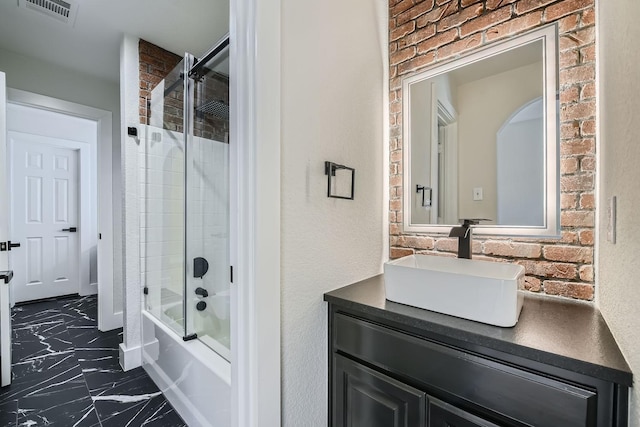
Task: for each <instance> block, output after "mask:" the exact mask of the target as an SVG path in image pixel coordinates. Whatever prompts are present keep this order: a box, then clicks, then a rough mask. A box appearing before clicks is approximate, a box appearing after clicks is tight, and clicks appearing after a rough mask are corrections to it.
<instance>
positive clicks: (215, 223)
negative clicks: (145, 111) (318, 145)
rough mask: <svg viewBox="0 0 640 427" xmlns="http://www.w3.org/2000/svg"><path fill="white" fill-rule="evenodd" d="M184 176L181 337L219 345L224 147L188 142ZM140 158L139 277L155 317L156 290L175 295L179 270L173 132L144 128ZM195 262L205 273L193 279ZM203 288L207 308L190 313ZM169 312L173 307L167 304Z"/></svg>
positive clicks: (179, 176)
mask: <svg viewBox="0 0 640 427" xmlns="http://www.w3.org/2000/svg"><path fill="white" fill-rule="evenodd" d="M188 148H189V150H190V155H189V158H190V160H191V161H190V163H191V167H190V168H188V170H187V175H188V182H189V190H188V193H187V198H188V202H187V215H188V218H187V224H188V225H187V227H188V230H187V231H188V233H187V242H188V248H187V263H186V276H187V278H188V281H187V284H188V286H187V296H188V303H189V304H190V305H192V306H193V307H189V306H188V307H189V312H190V313H193V315H192V316H190V318H189V333H191V332H197V333H198V335H202V334H205V335H207V334H208V335H211V336H213V337H214V338H216V339H223V340H224V337H222V336H220V335H221V334H225V333H227V334H228V332H227V331H228V313H229V309H228V287H229V280H228V274H229V272H228V268H229V267H228V266H229V259H228V234H229V232H228V228H229V227H228V224H229V211H228V210H229V207H228V206H229V203H228V200H229V190H228V188H229V180H228V176H229V170H228V167H229V166H228V163H229V162H228V155H229V150H228V144H226V143H224V142H220V141H213V140H208V139H204V138H200V137H193V138H192V142H191V144H190V146H189V147H188ZM139 152H140V156H139V158H140V165H139V167H140V177H141V180H140V195H141V201H140V206H141V212H140V228H141V230H140V235H141V242H140V267H141V268H140V271H141V276H142V277H141V281H142V283H143V285H146V286H147V287H148V288H149V295H148V296H147V304H146V306H147V309H148V310H150V311H151V312H152V313H153V314H154V315H156V317H161V316H160V310H164V309H166V307H161V305H162V301H161V293H160V289H162V288H163V289H168V290H170V291H173V292H175V293H176V294H178V295H182V294H183V278H184V275H185V270H184V267H185V266H184V246H183V239H184V207H185V204H184V197H185V194H184V186H185V182H184V171H185V169H184V165H185V162H184V155H185V154H184V144H183V134H182V133H180V132H175V131H170V130H166V129H161V128H159V127H154V126H147V128H146V132H145V135H142V136H141V141H140V145H139ZM195 257H203V258H205V259H206V260H207V261H208V263H209V271H208V272H207V274H206V275H205V276H204V277H203V278H202V279H199V278H193V270H192V267H193V258H195ZM197 287H203V288H205V289H206V290H207V291H208V292H209V295H210V297H208V298H207V299H206V302H207V304H208V307H207V309H206V310H205V311H202V312H197V311H196V310H195V304H196V303H197V302H198V301H199V298H198V297H197V296H196V295H195V289H196V288H197ZM174 304H175V303H174Z"/></svg>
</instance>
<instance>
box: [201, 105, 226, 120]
mask: <svg viewBox="0 0 640 427" xmlns="http://www.w3.org/2000/svg"><path fill="white" fill-rule="evenodd" d="M196 111H197V112H198V113H205V114H210V115H212V116H214V117H217V118H219V119H223V120H229V105H228V104H225V103H224V102H223V101H207V102H205V103H203V104H201V105H200V106H198V107H196Z"/></svg>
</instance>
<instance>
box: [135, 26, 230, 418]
mask: <svg viewBox="0 0 640 427" xmlns="http://www.w3.org/2000/svg"><path fill="white" fill-rule="evenodd" d="M228 44H229V39H228V37H225V38H224V39H223V40H222V41H220V42H219V43H218V44H216V45H215V46H214V48H213V49H212V50H211V51H210V52H209V53H208V54H206V55H204V56H203V58H201V59H199V60H198V59H196V58H194V57H193V56H192V55H190V54H186V55H185V57H184V59H183V60H182V61H181V62H180V63H179V64H178V65H177V66H176V67H175V68H174V69H173V70H172V71H171V72H170V73H169V75H167V77H165V79H164V80H163V81H161V82H160V83H159V84H158V85H157V86H156V87H155V88H154V89H153V90H152V91H151V95H150V99H149V100H148V102H147V107H148V108H147V110H148V117H147V127H146V129H145V135H144V138H143V142H141V144H140V156H139V158H140V159H141V161H140V174H139V176H140V177H141V182H140V190H141V194H142V200H141V203H140V206H141V210H142V212H141V215H140V221H141V225H140V226H141V244H140V266H141V272H142V283H143V286H144V294H145V295H144V307H143V308H144V309H143V322H142V323H143V331H142V333H143V341H144V347H143V366H144V368H145V370H146V371H147V372H148V373H149V375H150V376H151V377H152V378H153V380H154V381H155V382H156V383H157V384H158V386H159V387H160V388H161V389H162V390H163V391H164V392H165V395H166V396H167V398H168V399H169V401H170V402H171V403H172V404H173V406H174V407H175V408H176V410H177V411H178V412H179V413H180V415H181V416H182V417H183V418H184V419H185V421H186V422H187V423H188V424H189V425H198V426H226V425H229V424H230V391H231V386H230V381H231V380H230V377H231V374H230V372H231V367H230V345H231V341H230V320H231V319H230V310H229V307H230V304H229V303H230V301H229V293H230V292H229V286H230V262H229V60H228V59H229V47H228Z"/></svg>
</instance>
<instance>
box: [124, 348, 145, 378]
mask: <svg viewBox="0 0 640 427" xmlns="http://www.w3.org/2000/svg"><path fill="white" fill-rule="evenodd" d="M120 366H122V369H123V370H124V371H125V372H126V371H130V370H132V369H135V368H138V367H140V366H142V348H141V347H140V346H137V347H132V348H127V347H125V345H124V343H121V344H120Z"/></svg>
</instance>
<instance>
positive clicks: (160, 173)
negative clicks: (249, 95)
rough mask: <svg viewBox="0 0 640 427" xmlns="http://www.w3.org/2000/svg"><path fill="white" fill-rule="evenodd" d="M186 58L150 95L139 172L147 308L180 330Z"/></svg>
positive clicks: (182, 327) (181, 317)
mask: <svg viewBox="0 0 640 427" xmlns="http://www.w3.org/2000/svg"><path fill="white" fill-rule="evenodd" d="M185 64H186V61H185V60H184V59H183V60H182V61H180V63H179V64H178V65H176V67H175V68H174V69H173V70H172V71H171V72H170V73H169V74H168V75H167V77H165V79H164V80H162V81H161V82H159V83H158V84H157V85H156V86H155V88H153V90H152V91H151V95H150V98H149V99H148V100H147V107H148V110H147V111H148V112H147V127H146V128H145V131H146V138H144V139H143V141H144V142H143V143H142V144H140V150H141V154H142V155H141V156H140V158H141V159H142V160H141V163H140V175H139V176H140V179H141V186H140V187H141V189H140V192H141V201H140V206H141V215H140V221H141V242H140V246H141V247H140V266H141V272H142V283H143V285H144V287H145V294H146V295H145V308H146V310H147V311H149V312H150V313H151V314H153V315H154V316H155V317H156V318H157V319H159V320H160V321H162V323H164V324H165V325H167V326H168V327H170V328H171V329H172V330H174V331H175V332H176V333H178V334H179V335H180V336H184V335H185V321H184V317H185V316H184V285H185V282H184V277H185V272H184V257H185V255H184V254H185V251H184V248H185V243H184V242H185V233H184V221H185V209H184V206H185V202H184V197H185V194H184V193H185V191H184V188H185V172H184V171H185V168H184V165H185V152H184V146H185V144H184V140H185V137H184V113H185V108H184V105H185V104H184V101H185V84H184V72H185V67H186V65H185Z"/></svg>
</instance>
